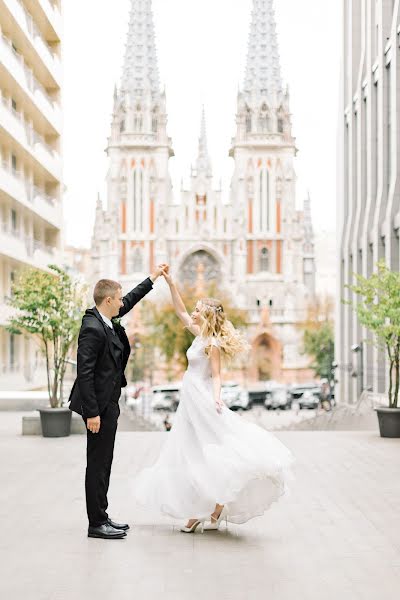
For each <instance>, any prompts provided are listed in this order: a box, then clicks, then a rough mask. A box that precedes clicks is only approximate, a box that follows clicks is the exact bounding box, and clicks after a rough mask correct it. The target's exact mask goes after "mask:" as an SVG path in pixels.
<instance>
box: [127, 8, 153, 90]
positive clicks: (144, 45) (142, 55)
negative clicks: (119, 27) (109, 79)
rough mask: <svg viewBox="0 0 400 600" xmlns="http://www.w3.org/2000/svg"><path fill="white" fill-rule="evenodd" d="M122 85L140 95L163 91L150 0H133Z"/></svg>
mask: <svg viewBox="0 0 400 600" xmlns="http://www.w3.org/2000/svg"><path fill="white" fill-rule="evenodd" d="M121 88H122V90H126V91H132V92H133V93H134V95H137V96H141V95H143V94H144V93H146V92H149V91H150V92H151V94H152V95H153V96H154V95H157V94H159V93H160V80H159V73H158V64H157V55H156V41H155V33H154V22H153V13H152V7H151V0H131V10H130V18H129V28H128V36H127V42H126V49H125V60H124V66H123V72H122V82H121Z"/></svg>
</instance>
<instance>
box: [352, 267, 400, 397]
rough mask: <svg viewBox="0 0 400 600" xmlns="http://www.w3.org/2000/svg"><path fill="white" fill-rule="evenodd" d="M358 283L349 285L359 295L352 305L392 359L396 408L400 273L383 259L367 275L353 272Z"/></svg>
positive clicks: (391, 394)
mask: <svg viewBox="0 0 400 600" xmlns="http://www.w3.org/2000/svg"><path fill="white" fill-rule="evenodd" d="M354 275H355V277H356V280H357V283H356V284H355V285H348V286H347V287H348V288H349V289H350V290H351V291H352V292H354V293H355V294H357V295H358V297H359V299H358V301H357V303H356V304H354V303H351V302H348V301H344V303H345V304H350V305H351V306H352V308H353V310H354V311H355V312H356V314H357V316H358V320H359V322H360V323H361V325H363V326H364V327H366V328H367V329H369V330H370V331H371V332H372V333H373V334H374V338H373V343H374V344H375V345H376V346H377V347H378V348H381V349H385V350H386V353H387V356H388V362H389V391H388V396H389V407H390V408H397V405H398V396H399V385H400V273H398V272H397V271H391V270H390V269H389V268H388V267H387V266H386V265H385V262H384V261H379V262H378V264H377V270H376V271H375V272H374V273H373V274H372V275H371V276H370V277H368V278H366V277H363V276H362V275H358V274H356V273H355V274H354Z"/></svg>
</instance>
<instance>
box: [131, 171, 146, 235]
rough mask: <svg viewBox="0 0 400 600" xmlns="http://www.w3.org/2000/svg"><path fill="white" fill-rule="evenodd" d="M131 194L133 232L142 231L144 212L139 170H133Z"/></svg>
mask: <svg viewBox="0 0 400 600" xmlns="http://www.w3.org/2000/svg"><path fill="white" fill-rule="evenodd" d="M132 177H133V186H132V187H133V194H132V205H131V206H132V225H133V231H143V212H144V210H143V209H144V185H143V182H144V178H143V171H142V170H141V169H134V171H133V173H132Z"/></svg>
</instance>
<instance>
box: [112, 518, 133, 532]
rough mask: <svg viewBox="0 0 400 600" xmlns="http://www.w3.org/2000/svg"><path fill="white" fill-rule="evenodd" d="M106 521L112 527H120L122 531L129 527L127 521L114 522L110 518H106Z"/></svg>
mask: <svg viewBox="0 0 400 600" xmlns="http://www.w3.org/2000/svg"><path fill="white" fill-rule="evenodd" d="M107 523H108V524H109V525H111V527H114V529H122V530H123V531H127V530H128V529H129V525H128V523H115V522H114V521H111V519H108V521H107Z"/></svg>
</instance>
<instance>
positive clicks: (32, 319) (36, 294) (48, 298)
mask: <svg viewBox="0 0 400 600" xmlns="http://www.w3.org/2000/svg"><path fill="white" fill-rule="evenodd" d="M48 268H49V269H50V271H47V272H46V271H39V270H37V269H26V270H23V271H21V272H20V275H19V277H18V278H17V279H16V281H15V282H14V284H13V287H12V296H11V299H10V300H9V304H10V305H11V306H12V307H13V308H14V309H15V314H14V316H13V317H12V318H11V319H10V322H9V325H8V327H7V329H8V331H9V332H10V333H13V334H17V335H21V334H23V333H25V334H30V335H32V336H34V337H35V338H36V339H37V340H38V341H39V344H40V347H41V350H42V352H43V354H44V356H45V358H46V370H47V386H48V391H49V397H50V404H51V406H52V407H53V408H54V407H57V406H59V405H60V404H61V402H62V385H63V380H64V375H65V369H66V359H67V355H68V352H69V350H70V348H71V346H72V344H73V343H74V342H75V340H76V338H77V335H78V332H79V327H80V323H81V316H82V310H83V308H84V302H85V293H84V292H85V290H84V288H83V287H82V286H80V285H79V284H78V283H77V282H75V281H74V280H73V279H72V278H71V277H70V275H69V274H68V273H67V272H66V271H64V270H63V269H61V268H59V267H57V266H56V265H49V266H48Z"/></svg>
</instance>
